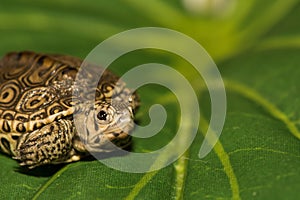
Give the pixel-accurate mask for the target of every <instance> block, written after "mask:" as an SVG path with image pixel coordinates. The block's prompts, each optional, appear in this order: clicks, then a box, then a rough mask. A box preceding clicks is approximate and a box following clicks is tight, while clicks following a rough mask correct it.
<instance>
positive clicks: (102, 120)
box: [86, 101, 134, 152]
mask: <svg viewBox="0 0 300 200" xmlns="http://www.w3.org/2000/svg"><path fill="white" fill-rule="evenodd" d="M133 127H134V120H133V111H132V108H131V106H130V104H128V103H124V102H120V101H115V102H113V103H108V102H96V104H95V108H94V109H92V110H91V111H90V112H89V113H88V117H87V121H86V130H87V131H86V133H87V138H86V139H87V140H86V147H87V150H89V151H95V152H102V151H112V150H113V149H112V148H114V147H115V146H118V147H121V148H124V147H126V146H128V145H129V144H130V135H129V132H130V131H131V130H132V129H133ZM111 142H112V143H111Z"/></svg>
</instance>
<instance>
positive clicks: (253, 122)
mask: <svg viewBox="0 0 300 200" xmlns="http://www.w3.org/2000/svg"><path fill="white" fill-rule="evenodd" d="M299 13H300V3H299V1H298V0H264V1H261V0H248V1H238V0H164V1H163V0H161V1H159V0H149V1H139V0H122V1H121V0H114V1H104V0H98V1H96V0H94V1H93V0H87V1H79V0H72V1H71V0H64V1H62V0H52V1H38V0H27V1H25V0H15V1H1V3H0V44H1V45H0V54H1V55H4V54H5V53H7V52H10V51H19V50H32V51H37V52H44V53H56V54H57V53H61V54H69V55H73V56H76V57H80V58H84V57H85V56H86V55H87V54H88V53H89V52H90V51H91V50H92V49H93V48H94V47H95V46H96V45H98V44H99V43H100V42H101V41H103V40H105V39H106V38H108V37H109V36H112V35H114V34H117V33H119V32H121V31H125V30H128V29H132V28H138V27H148V26H151V27H164V28H170V29H173V30H177V31H180V32H182V33H184V34H186V35H188V36H190V37H192V38H193V39H195V40H197V41H198V42H199V43H200V44H201V45H202V46H203V47H204V48H205V49H206V51H207V52H208V53H209V54H210V55H211V57H212V58H213V59H214V61H215V62H216V64H217V66H218V67H219V70H220V71H221V74H222V76H223V78H224V81H225V85H226V88H227V98H228V102H227V103H228V111H227V118H226V123H225V127H224V130H223V133H222V136H221V138H220V141H219V142H218V143H217V145H216V146H215V148H214V151H213V152H211V153H210V154H209V155H208V156H207V157H205V158H204V159H199V158H198V151H199V148H200V146H201V144H202V141H203V135H202V134H203V133H204V132H205V130H206V128H207V124H206V123H207V121H209V120H208V119H209V113H210V101H209V95H208V93H207V91H206V90H205V88H203V87H202V81H201V77H200V76H198V75H195V70H194V69H193V68H192V66H190V65H189V64H188V63H187V62H186V61H185V60H183V59H182V58H178V57H177V56H175V55H172V54H170V53H166V52H162V51H158V50H141V51H136V52H133V53H130V54H129V55H124V56H122V57H121V58H120V59H118V60H116V61H115V62H114V63H113V65H114V66H115V68H114V71H115V73H117V74H119V75H121V74H122V73H124V72H126V71H127V70H128V69H131V68H132V67H134V66H136V65H138V64H142V63H148V62H158V63H164V64H167V65H170V66H172V67H173V68H175V69H177V70H178V71H179V72H181V73H182V74H183V75H184V76H185V77H186V78H187V79H188V80H189V81H190V82H191V84H192V86H193V88H194V89H195V91H196V93H197V96H198V98H199V101H200V102H201V104H200V107H201V111H202V114H203V115H202V116H201V117H202V118H201V119H202V120H201V122H200V129H199V131H198V134H197V137H196V139H195V141H194V143H193V145H192V146H191V148H190V149H189V150H188V151H187V152H185V154H184V155H183V156H182V157H181V158H180V159H179V160H178V161H177V162H175V163H173V164H172V165H170V166H168V167H166V168H164V169H162V170H159V171H155V172H151V173H145V174H129V173H124V172H119V171H116V170H113V169H110V168H108V167H106V166H104V165H102V164H101V163H100V162H98V161H84V162H78V163H73V164H69V165H59V166H45V167H42V168H40V169H36V170H32V171H27V170H24V169H20V168H19V167H18V164H17V162H16V161H14V160H12V159H11V158H9V157H7V156H5V155H2V154H1V155H0V169H1V170H0V185H1V186H0V199H254V198H255V199H299V198H300V192H299V187H300V168H299V164H300V161H299V160H300V148H299V147H300V142H299V139H300V133H299V123H300V111H299V110H300V97H299V96H300V95H299V89H300V84H299V77H300V68H299V65H300V57H299V55H300V51H299V50H300V48H299V47H300V28H299V27H300V26H299V25H300V24H299V19H300V14H299ZM139 94H140V96H141V101H142V106H141V109H140V110H139V112H138V113H137V117H138V119H139V121H140V123H141V124H147V123H148V122H149V117H148V109H149V107H150V106H151V105H152V104H154V103H160V104H162V105H164V106H165V108H166V110H167V111H168V113H172V114H171V115H168V120H167V123H166V125H165V127H164V129H163V130H162V131H161V132H160V133H159V134H157V135H156V136H154V137H152V138H149V139H134V146H133V148H134V149H133V150H134V151H137V152H149V151H152V150H156V149H159V148H161V147H163V146H164V145H165V144H167V143H168V142H169V141H170V140H171V139H172V137H173V136H174V134H175V133H176V129H177V127H178V124H179V123H180V120H179V116H180V111H179V108H178V103H177V101H176V99H175V97H174V95H172V94H171V93H170V92H169V91H168V90H166V89H165V88H162V87H159V86H156V85H153V86H147V87H143V88H141V89H140V90H139ZM191 120H193V119H191ZM187 134H188V133H187Z"/></svg>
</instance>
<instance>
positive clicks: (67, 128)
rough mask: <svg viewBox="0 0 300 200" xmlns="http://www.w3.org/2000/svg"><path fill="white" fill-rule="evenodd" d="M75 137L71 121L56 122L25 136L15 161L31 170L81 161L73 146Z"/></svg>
mask: <svg viewBox="0 0 300 200" xmlns="http://www.w3.org/2000/svg"><path fill="white" fill-rule="evenodd" d="M74 135H75V129H74V127H73V125H72V122H71V121H70V120H64V119H61V120H58V121H54V122H52V123H50V124H48V125H45V126H43V127H42V128H41V129H38V130H35V131H33V132H30V133H27V134H24V135H23V136H22V137H21V138H20V139H19V141H18V144H17V148H16V152H15V155H16V156H15V157H14V159H17V160H20V161H21V163H20V165H21V166H24V165H26V166H28V167H29V168H34V167H37V166H39V165H44V164H55V163H63V162H71V161H75V160H76V159H77V160H79V157H78V156H75V150H74V149H73V145H72V144H73V142H72V140H73V137H74ZM72 157H74V159H72Z"/></svg>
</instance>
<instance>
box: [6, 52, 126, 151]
mask: <svg viewBox="0 0 300 200" xmlns="http://www.w3.org/2000/svg"><path fill="white" fill-rule="evenodd" d="M81 63H82V61H81V60H80V59H78V58H75V57H71V56H64V55H49V54H39V53H34V52H29V51H25V52H16V53H15V52H14V53H9V54H7V55H5V56H4V57H3V58H2V59H1V60H0V148H1V149H0V150H1V151H3V152H5V153H8V154H11V155H13V154H14V153H13V152H14V149H15V148H16V144H17V140H18V138H19V137H20V135H22V134H24V133H27V132H31V131H34V130H36V129H38V128H41V127H42V126H43V125H45V124H49V123H51V122H53V121H55V120H58V119H60V118H62V117H67V116H70V117H72V114H73V113H74V111H75V109H76V104H77V103H78V102H76V101H74V99H76V97H74V95H73V94H74V93H73V92H74V85H75V82H74V80H75V77H76V74H77V72H78V70H79V68H80V65H81ZM84 76H85V79H84V81H85V82H84V83H83V82H82V83H77V84H79V85H80V84H88V81H93V80H94V79H93V78H90V77H92V76H93V75H92V74H85V75H84ZM118 79H119V78H118V77H117V76H116V75H114V74H113V73H111V72H110V71H107V70H106V71H105V72H104V73H103V75H102V77H101V79H100V81H99V82H98V87H97V89H96V92H95V90H93V91H90V93H91V92H94V94H96V96H95V97H96V100H99V99H104V100H105V99H107V98H111V96H112V95H116V92H118V91H122V90H123V88H124V83H122V82H118ZM117 82H118V83H120V84H119V85H116V83H117ZM116 88H117V89H116ZM112 91H114V92H112ZM80 92H84V93H85V94H84V95H83V96H85V95H89V94H87V93H88V91H79V93H80ZM81 95H82V93H81Z"/></svg>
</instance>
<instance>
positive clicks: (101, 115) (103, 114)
mask: <svg viewBox="0 0 300 200" xmlns="http://www.w3.org/2000/svg"><path fill="white" fill-rule="evenodd" d="M97 118H98V119H99V120H102V121H106V120H107V113H106V112H105V111H104V110H101V111H100V112H98V114H97Z"/></svg>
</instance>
